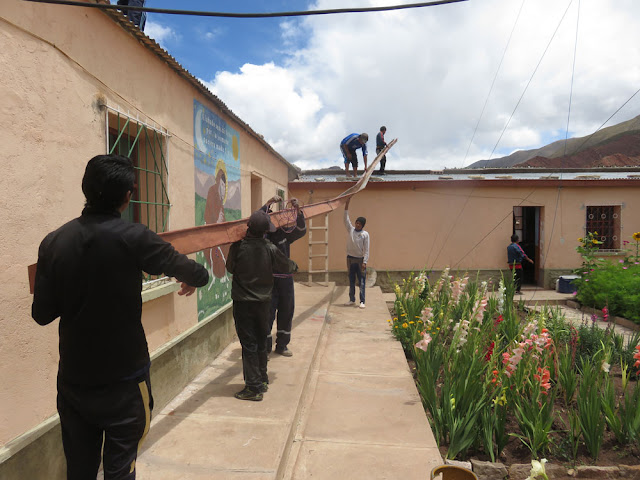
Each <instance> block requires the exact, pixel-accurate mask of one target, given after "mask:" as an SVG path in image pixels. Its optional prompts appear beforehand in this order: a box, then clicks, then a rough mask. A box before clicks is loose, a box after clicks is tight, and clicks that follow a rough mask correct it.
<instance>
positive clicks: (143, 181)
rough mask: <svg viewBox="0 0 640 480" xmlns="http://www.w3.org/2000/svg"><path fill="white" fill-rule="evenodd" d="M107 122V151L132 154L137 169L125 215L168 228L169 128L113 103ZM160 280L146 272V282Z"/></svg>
mask: <svg viewBox="0 0 640 480" xmlns="http://www.w3.org/2000/svg"><path fill="white" fill-rule="evenodd" d="M106 122H107V123H106V124H107V142H108V144H107V151H108V153H109V154H117V155H124V156H126V157H129V158H130V159H131V160H132V161H133V164H134V167H135V170H136V183H135V188H134V192H133V193H132V195H131V202H130V204H129V207H128V208H127V210H125V211H124V212H123V213H122V218H124V219H126V220H129V221H131V222H137V223H142V224H144V225H146V226H147V227H148V228H149V229H150V230H153V231H154V232H157V233H160V232H164V231H166V230H168V228H169V211H170V209H171V203H170V201H169V195H168V192H167V183H168V179H169V170H168V163H167V155H166V150H167V139H168V136H169V135H168V132H167V130H166V129H163V128H160V127H157V126H152V125H150V124H149V123H146V122H143V121H141V120H140V119H138V118H133V117H132V116H130V115H128V114H125V113H123V112H121V111H120V110H119V109H116V108H112V107H107V114H106ZM157 280H158V277H152V276H150V275H145V282H153V283H154V284H155V283H156V281H157Z"/></svg>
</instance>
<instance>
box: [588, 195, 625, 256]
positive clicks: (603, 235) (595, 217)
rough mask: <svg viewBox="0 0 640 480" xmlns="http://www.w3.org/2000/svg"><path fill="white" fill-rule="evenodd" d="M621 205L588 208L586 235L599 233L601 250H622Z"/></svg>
mask: <svg viewBox="0 0 640 480" xmlns="http://www.w3.org/2000/svg"><path fill="white" fill-rule="evenodd" d="M620 226H621V224H620V205H604V206H591V207H587V221H586V233H595V232H597V235H596V237H597V239H598V240H600V241H601V242H602V244H600V245H598V246H599V248H600V250H618V249H619V248H620Z"/></svg>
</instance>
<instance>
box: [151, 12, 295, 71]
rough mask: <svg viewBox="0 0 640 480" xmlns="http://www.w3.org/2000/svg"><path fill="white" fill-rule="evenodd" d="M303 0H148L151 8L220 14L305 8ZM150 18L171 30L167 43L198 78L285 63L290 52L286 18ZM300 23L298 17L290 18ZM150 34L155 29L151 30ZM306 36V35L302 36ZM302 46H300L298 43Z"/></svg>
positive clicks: (290, 20)
mask: <svg viewBox="0 0 640 480" xmlns="http://www.w3.org/2000/svg"><path fill="white" fill-rule="evenodd" d="M306 4H307V2H304V1H300V0H269V1H258V0H242V1H235V2H234V1H230V0H226V1H217V2H216V1H211V0H182V1H181V2H176V1H175V0H147V4H146V6H147V7H152V8H167V9H180V10H199V11H217V12H234V13H247V12H276V11H295V10H300V9H301V7H302V10H306ZM147 21H148V22H149V23H150V24H151V25H152V27H153V25H159V26H161V27H163V28H168V29H170V30H171V31H172V32H173V34H168V36H167V37H165V38H163V40H162V43H163V46H164V47H165V48H167V49H168V50H169V52H170V53H171V54H172V55H173V56H174V57H176V58H177V59H178V60H179V61H180V63H181V64H182V65H183V66H184V67H185V68H186V69H187V70H189V71H190V72H191V73H193V74H194V75H195V76H197V77H202V78H204V77H206V76H208V75H211V72H212V71H214V72H215V71H219V70H226V71H237V70H238V69H239V68H240V67H241V66H242V65H244V64H245V63H252V64H258V65H259V64H263V63H267V62H270V61H277V62H280V61H281V60H282V58H283V57H284V56H286V53H285V52H286V50H287V46H286V45H284V43H283V40H282V36H281V28H280V25H281V24H282V23H283V19H282V18H267V19H227V18H217V17H196V16H185V15H162V14H154V13H150V14H149V15H148V19H147ZM286 21H288V22H292V23H294V22H298V20H295V19H289V20H286ZM151 32H152V33H153V32H154V30H153V28H152V30H151ZM301 40H304V39H301ZM299 45H300V44H297V46H299Z"/></svg>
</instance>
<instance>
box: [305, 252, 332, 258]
mask: <svg viewBox="0 0 640 480" xmlns="http://www.w3.org/2000/svg"><path fill="white" fill-rule="evenodd" d="M328 256H329V254H328V253H318V254H316V255H309V258H316V257H328Z"/></svg>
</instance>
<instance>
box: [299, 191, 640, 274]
mask: <svg viewBox="0 0 640 480" xmlns="http://www.w3.org/2000/svg"><path fill="white" fill-rule="evenodd" d="M634 182H635V183H634ZM638 182H639V181H638V180H622V181H619V182H618V181H603V180H594V181H577V182H576V181H574V182H572V181H569V180H568V181H564V182H563V183H562V188H561V190H560V191H559V190H558V187H557V186H556V185H549V184H548V182H546V183H545V182H537V181H535V180H531V181H519V183H518V184H517V185H514V182H512V181H510V182H501V181H488V182H472V181H467V182H464V181H459V182H458V181H456V182H452V181H451V180H437V181H431V182H392V181H383V182H370V183H369V184H368V185H367V187H366V189H365V190H364V191H362V192H361V193H358V194H357V195H355V196H354V197H353V199H352V201H351V204H350V207H349V213H350V217H351V222H352V223H355V219H356V218H357V217H358V216H364V217H366V218H367V223H366V226H365V230H367V231H368V232H369V233H370V237H371V249H370V259H369V263H368V266H370V267H372V268H374V269H375V270H377V273H378V277H380V275H381V274H382V275H384V272H385V271H390V272H396V271H412V270H413V271H419V270H421V269H423V268H426V269H428V270H430V269H434V270H442V269H443V268H445V267H451V268H453V269H457V270H468V271H469V272H475V271H477V270H487V271H491V270H493V271H495V270H498V269H504V268H506V262H507V258H506V247H507V246H508V245H509V243H510V236H511V234H512V233H513V215H512V212H513V207H514V206H525V207H539V208H540V252H541V257H540V259H539V261H538V264H539V265H538V266H539V268H543V269H544V270H547V271H561V270H571V269H574V268H577V267H578V266H579V265H580V263H581V259H580V256H579V255H578V253H577V252H576V250H575V248H576V246H577V245H578V242H577V239H578V238H579V237H582V236H583V235H584V229H585V222H586V209H585V207H586V206H595V205H620V206H621V220H622V222H621V235H622V238H623V239H627V240H631V235H632V234H633V232H637V231H640V188H638V187H639V186H640V183H638ZM351 185H352V184H351V183H333V182H326V183H323V182H291V183H290V184H289V189H290V192H291V195H292V196H297V197H298V198H300V199H301V200H302V201H304V202H305V203H307V204H309V203H315V202H320V201H322V200H328V199H330V198H335V197H337V196H338V195H339V194H340V193H341V192H343V191H345V190H346V189H347V188H349V187H350V186H351ZM310 192H312V193H310ZM558 192H560V195H559V197H558ZM556 203H557V204H558V208H557V211H556ZM554 217H555V223H554ZM343 218H344V210H343V209H342V208H341V209H339V210H336V211H334V212H332V213H331V214H330V215H329V270H330V271H331V272H345V271H346V260H345V258H346V230H345V227H344V224H343ZM554 225H555V226H554ZM308 245H309V244H308V236H307V240H302V241H299V242H296V243H295V244H293V245H292V250H291V251H292V253H291V255H292V258H293V259H294V260H295V261H296V262H298V264H299V265H300V267H301V270H303V271H307V270H308V268H307V265H308V253H309V250H308ZM317 265H320V264H317ZM314 269H315V267H314ZM543 277H544V276H543V275H542V274H541V275H540V276H539V282H538V283H539V284H542V281H543V280H542V279H543Z"/></svg>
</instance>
